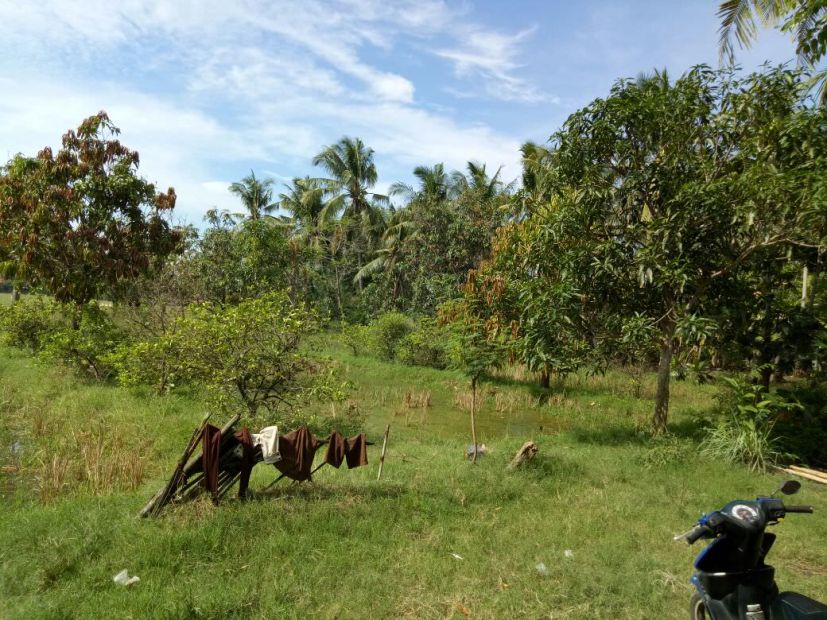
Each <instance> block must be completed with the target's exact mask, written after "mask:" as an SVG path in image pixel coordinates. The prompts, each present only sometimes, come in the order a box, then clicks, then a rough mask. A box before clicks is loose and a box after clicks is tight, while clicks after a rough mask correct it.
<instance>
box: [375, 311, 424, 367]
mask: <svg viewBox="0 0 827 620" xmlns="http://www.w3.org/2000/svg"><path fill="white" fill-rule="evenodd" d="M415 327H416V326H415V325H414V322H413V321H411V319H409V318H408V317H406V316H405V315H404V314H402V313H401V312H386V313H385V314H382V315H380V316H379V317H378V318H377V319H376V320H375V321H374V322H373V324H372V325H371V332H372V334H373V344H374V347H375V349H376V353H377V355H378V356H379V357H380V358H381V359H383V360H386V361H390V360H393V359H394V358H395V357H396V350H397V347H399V343H400V342H401V341H402V339H403V338H404V337H405V336H407V335H408V334H410V333H411V332H412V331H414V329H415Z"/></svg>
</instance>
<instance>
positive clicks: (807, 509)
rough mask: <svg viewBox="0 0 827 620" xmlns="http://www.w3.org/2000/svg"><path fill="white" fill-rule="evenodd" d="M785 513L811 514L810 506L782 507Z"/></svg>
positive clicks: (811, 508)
mask: <svg viewBox="0 0 827 620" xmlns="http://www.w3.org/2000/svg"><path fill="white" fill-rule="evenodd" d="M784 511H785V512H806V513H810V514H812V512H813V507H812V506H784Z"/></svg>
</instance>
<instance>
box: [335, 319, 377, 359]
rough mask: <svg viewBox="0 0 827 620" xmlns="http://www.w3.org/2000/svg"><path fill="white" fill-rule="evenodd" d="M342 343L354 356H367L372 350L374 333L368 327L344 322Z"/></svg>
mask: <svg viewBox="0 0 827 620" xmlns="http://www.w3.org/2000/svg"><path fill="white" fill-rule="evenodd" d="M340 337H341V341H342V344H344V345H345V346H346V347H347V348H348V349H350V351H351V353H353V355H365V354H366V353H368V352H369V351H370V349H371V348H372V345H373V343H372V341H371V339H372V332H371V329H370V327H368V326H367V325H354V324H351V323H346V322H344V321H342V324H341V335H340Z"/></svg>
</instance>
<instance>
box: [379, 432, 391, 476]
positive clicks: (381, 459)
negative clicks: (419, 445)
mask: <svg viewBox="0 0 827 620" xmlns="http://www.w3.org/2000/svg"><path fill="white" fill-rule="evenodd" d="M390 432H391V425H390V424H388V425H387V426H386V427H385V438H384V439H383V440H382V454H381V455H380V456H379V474H378V475H377V476H376V479H377V480H381V479H382V469H384V467H385V450H387V448H388V433H390Z"/></svg>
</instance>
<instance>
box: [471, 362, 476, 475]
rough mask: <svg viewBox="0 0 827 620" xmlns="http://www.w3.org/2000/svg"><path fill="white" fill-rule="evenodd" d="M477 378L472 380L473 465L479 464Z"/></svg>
mask: <svg viewBox="0 0 827 620" xmlns="http://www.w3.org/2000/svg"><path fill="white" fill-rule="evenodd" d="M476 415H477V378H476V377H474V378H472V379H471V441H472V442H473V444H472V445H473V446H474V456H473V457H472V458H471V462H472V463H476V462H477V420H476Z"/></svg>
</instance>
